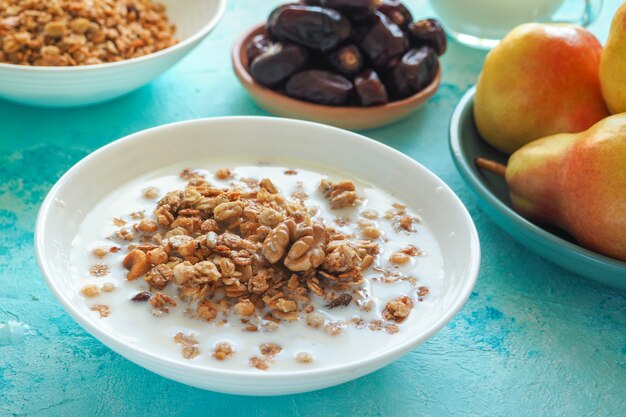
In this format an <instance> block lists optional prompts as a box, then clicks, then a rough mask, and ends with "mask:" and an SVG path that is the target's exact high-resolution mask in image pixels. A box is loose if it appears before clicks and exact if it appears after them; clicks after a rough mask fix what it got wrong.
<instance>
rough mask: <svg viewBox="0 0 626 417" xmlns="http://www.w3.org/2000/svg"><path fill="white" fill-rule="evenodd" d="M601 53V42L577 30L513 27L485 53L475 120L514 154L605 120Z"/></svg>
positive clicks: (553, 26)
mask: <svg viewBox="0 0 626 417" xmlns="http://www.w3.org/2000/svg"><path fill="white" fill-rule="evenodd" d="M601 54H602V45H601V44H600V42H598V40H597V39H596V38H595V37H594V36H593V34H591V33H590V32H588V31H587V30H585V29H583V28H581V27H579V26H575V25H567V24H539V23H528V24H524V25H521V26H518V27H517V28H515V29H513V30H512V31H511V32H510V33H509V34H508V35H507V36H506V37H505V38H504V39H503V40H502V42H500V44H499V45H498V46H496V47H495V48H494V49H493V50H492V51H491V52H490V53H489V54H488V55H487V58H486V59H485V64H484V67H483V70H482V72H481V74H480V77H479V78H478V83H477V86H476V97H475V102H474V117H475V120H476V125H477V127H478V131H479V132H480V134H481V136H482V137H483V138H484V139H485V140H486V141H487V142H489V143H490V144H491V145H493V146H494V147H496V148H498V149H499V150H501V151H502V152H505V153H508V154H510V153H512V152H514V151H515V150H517V149H519V148H520V147H521V146H523V145H525V144H526V143H528V142H531V141H533V140H535V139H539V138H542V137H544V136H548V135H553V134H555V133H574V132H581V131H583V130H586V129H588V128H589V127H591V126H592V125H593V124H594V123H596V122H598V121H599V120H601V119H603V118H605V117H607V116H608V115H609V113H608V110H607V108H606V105H605V103H604V100H603V98H602V92H601V90H600V79H599V69H600V56H601Z"/></svg>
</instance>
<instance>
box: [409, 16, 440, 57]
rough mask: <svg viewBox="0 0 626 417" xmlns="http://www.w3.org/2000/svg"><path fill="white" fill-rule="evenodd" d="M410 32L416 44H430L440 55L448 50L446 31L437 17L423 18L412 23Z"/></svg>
mask: <svg viewBox="0 0 626 417" xmlns="http://www.w3.org/2000/svg"><path fill="white" fill-rule="evenodd" d="M408 32H409V38H410V39H411V43H412V44H413V45H414V46H416V47H419V46H423V45H426V46H430V47H431V48H433V49H434V50H435V52H436V53H437V55H439V56H441V55H443V54H444V53H445V52H446V48H447V39H446V32H445V31H444V30H443V27H441V23H439V21H438V20H437V19H422V20H418V21H417V22H415V23H411V24H410V25H409V28H408Z"/></svg>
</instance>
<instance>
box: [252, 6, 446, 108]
mask: <svg viewBox="0 0 626 417" xmlns="http://www.w3.org/2000/svg"><path fill="white" fill-rule="evenodd" d="M246 47H247V49H246V53H247V57H248V62H249V71H250V75H252V78H254V79H255V80H256V81H257V82H258V83H260V84H262V85H264V86H266V87H269V88H271V89H274V90H277V91H280V92H282V93H283V94H286V95H288V96H290V97H293V98H296V99H299V100H305V101H310V102H313V103H319V104H325V105H333V106H372V105H379V104H385V103H387V102H389V101H393V100H400V99H403V98H406V97H408V96H410V95H413V94H415V93H417V92H418V91H420V90H422V89H424V88H425V87H426V86H428V85H429V84H430V83H431V82H432V81H433V79H434V78H435V76H436V74H437V71H438V69H439V61H438V57H439V56H440V55H442V54H443V53H444V52H445V50H446V34H445V32H444V30H443V29H442V27H441V25H440V24H439V22H438V21H437V20H435V19H423V20H418V21H417V22H414V21H413V16H412V15H411V12H409V10H408V9H407V8H406V7H405V6H404V5H403V4H402V3H401V2H400V0H304V1H302V2H300V3H290V4H285V5H282V6H279V7H277V8H276V9H275V10H274V11H273V12H272V13H271V14H270V17H269V19H268V22H267V26H266V34H263V35H258V36H256V37H254V38H253V39H252V40H251V41H250V43H249V44H248V45H247V46H246Z"/></svg>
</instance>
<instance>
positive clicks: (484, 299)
mask: <svg viewBox="0 0 626 417" xmlns="http://www.w3.org/2000/svg"><path fill="white" fill-rule="evenodd" d="M277 3H278V2H277V1H275V0H272V1H249V0H248V1H244V0H238V1H237V0H231V1H230V4H229V6H228V11H227V14H226V16H225V18H224V20H223V21H222V22H221V23H220V25H219V26H218V28H217V29H216V30H215V32H214V33H213V34H211V36H210V37H209V38H208V39H207V41H206V42H205V43H204V44H203V45H202V46H201V47H200V48H199V49H197V50H196V51H194V52H193V53H192V54H191V55H190V56H189V57H187V58H186V59H185V60H184V61H183V62H181V63H180V64H179V65H178V66H177V67H175V68H174V69H173V70H171V71H170V72H168V73H167V74H165V75H164V76H162V77H161V78H159V79H157V80H156V81H155V82H153V83H152V84H150V85H148V86H146V87H144V88H142V89H140V90H138V91H136V92H134V93H132V94H130V95H128V96H126V97H123V98H121V99H118V100H115V101H112V102H110V103H106V104H103V105H99V106H95V107H90V108H83V109H76V110H44V109H35V108H28V107H22V106H18V105H15V104H11V103H8V102H1V101H0V227H1V232H0V323H2V324H0V416H3V417H4V416H22V415H28V416H135V415H137V416H144V415H145V416H148V415H149V416H172V415H176V416H192V415H242V416H260V417H264V416H268V417H273V416H288V415H295V416H390V417H391V416H413V415H427V416H445V415H463V416H471V415H492V416H504V415H506V416H517V415H519V416H554V415H567V416H620V415H622V416H623V415H625V414H626V293H624V292H619V291H618V290H614V289H611V288H606V287H602V286H600V285H597V284H595V283H593V282H590V281H587V280H585V279H582V278H580V277H577V276H573V275H572V274H570V273H568V272H566V271H564V270H562V269H559V268H558V267H556V266H554V265H552V264H550V263H548V262H546V261H544V260H542V259H541V258H539V257H537V256H535V255H533V254H531V253H530V252H529V251H527V250H526V249H524V248H523V247H522V246H520V245H518V244H516V243H515V242H514V241H513V240H512V239H511V238H510V237H509V236H508V235H507V234H506V233H504V232H503V231H501V230H499V229H498V228H497V227H496V225H495V224H494V223H492V222H491V221H490V220H489V218H487V217H486V216H485V215H484V213H483V212H481V211H480V209H478V207H477V200H476V198H475V196H474V195H473V194H471V192H470V191H469V190H468V189H467V187H465V185H464V184H463V182H462V180H461V178H460V176H459V175H458V173H457V172H456V171H455V169H454V167H453V164H452V160H451V158H450V156H449V153H448V145H447V136H448V134H447V129H448V122H449V119H450V115H451V113H452V109H453V108H454V105H455V104H456V102H457V101H458V99H459V98H460V97H461V95H462V94H463V92H464V91H465V90H467V89H468V88H469V87H470V86H471V85H472V84H473V83H474V82H475V80H476V77H477V75H478V73H479V71H480V67H481V64H482V61H483V59H484V57H485V53H484V52H480V51H474V50H470V49H467V48H465V47H462V46H460V45H458V44H454V43H452V44H451V45H450V47H449V51H448V53H447V54H446V55H445V57H444V58H443V61H442V63H443V74H444V76H443V83H442V85H441V88H440V90H439V91H438V93H437V95H436V96H435V97H434V98H433V99H432V100H431V101H430V102H429V103H428V104H427V105H426V106H424V107H423V108H422V109H420V110H419V111H418V112H416V113H415V114H414V115H413V116H412V117H410V118H409V119H407V120H405V121H403V122H400V123H398V124H396V125H393V126H390V127H387V128H383V129H378V130H372V131H368V132H365V134H366V135H367V136H370V137H372V138H374V139H377V140H379V141H381V142H383V143H386V144H388V145H390V146H392V147H394V148H396V149H399V150H400V151H402V152H404V153H406V154H408V155H410V156H411V157H413V158H415V159H416V160H418V161H420V162H421V163H423V164H424V165H426V166H427V167H428V168H430V169H431V170H433V171H434V172H435V173H436V174H438V175H439V176H441V177H442V178H443V179H444V180H445V181H446V182H447V183H448V184H450V186H451V187H452V188H453V189H454V190H455V191H456V192H457V193H458V195H459V196H460V197H461V199H462V200H463V201H464V203H465V204H466V205H467V207H468V209H469V211H470V213H471V215H472V217H473V218H474V220H475V222H476V225H477V227H478V231H479V233H480V236H481V241H482V247H483V260H482V270H481V273H480V277H479V280H478V283H477V285H476V289H475V291H474V293H473V294H472V296H471V298H470V300H469V301H468V303H467V305H466V306H465V308H463V310H462V311H461V312H460V313H459V315H458V316H457V317H456V318H455V319H454V320H453V321H452V322H451V323H450V324H449V325H448V326H446V327H445V328H444V329H443V330H442V331H441V332H440V333H438V334H437V335H436V336H435V337H433V338H432V339H431V340H429V341H427V342H426V343H424V344H423V345H422V346H420V347H418V348H417V349H415V350H414V351H412V352H411V353H410V354H408V355H407V356H405V357H404V358H402V359H401V360H399V361H397V362H395V363H393V364H392V365H390V366H387V367H385V368H383V369H382V370H380V371H378V372H376V373H374V374H371V375H369V376H366V377H364V378H361V379H359V380H356V381H353V382H350V383H347V384H344V385H341V386H338V387H334V388H329V389H325V390H322V391H318V392H312V393H308V394H301V395H294V396H286V397H273V398H253V397H237V396H230V395H222V394H217V393H212V392H206V391H202V390H199V389H195V388H190V387H187V386H185V385H181V384H178V383H176V382H172V381H169V380H167V379H164V378H162V377H160V376H157V375H155V374H152V373H151V372H148V371H146V370H144V369H142V368H140V367H138V366H136V365H134V364H132V363H131V362H129V361H127V360H126V359H124V358H122V357H120V356H118V355H117V354H115V353H113V352H112V351H110V350H109V349H108V348H106V347H105V346H104V345H102V344H101V343H100V342H98V341H97V340H95V339H94V338H93V337H91V336H90V335H88V334H87V333H86V332H85V331H83V330H82V329H81V328H80V327H79V326H78V325H77V324H76V323H74V321H73V320H72V319H71V318H70V317H69V316H68V315H67V314H66V313H65V312H64V311H63V309H62V308H61V306H60V305H59V303H58V302H57V301H56V300H55V299H54V297H53V296H52V295H51V293H50V292H49V291H48V289H47V287H46V285H45V284H44V282H43V280H42V278H41V275H40V273H39V270H38V269H37V265H36V263H35V260H34V257H33V228H34V226H35V216H36V214H37V210H38V207H39V204H40V203H41V201H42V200H43V198H44V196H45V194H46V192H47V191H48V190H49V189H50V187H52V185H53V184H54V182H55V181H56V180H57V179H58V178H59V177H60V176H61V175H62V174H63V172H65V171H66V170H67V169H68V168H69V167H71V166H72V165H73V164H74V163H75V162H77V161H78V160H79V159H81V158H82V157H84V156H85V155H87V154H88V153H89V152H91V151H93V150H94V149H97V148H99V147H100V146H102V145H104V144H106V143H108V142H110V141H112V140H114V139H117V138H120V137H122V136H125V135H127V134H130V133H133V132H136V131H138V130H142V129H146V128H149V127H153V126H157V125H160V124H164V123H169V122H174V121H179V120H188V119H194V118H200V117H212V116H224V115H239V114H243V115H265V114H266V113H265V112H264V111H262V110H261V109H259V108H258V107H256V106H255V105H254V104H253V103H252V101H251V100H250V99H249V98H248V97H247V96H246V93H245V92H244V90H243V89H242V88H241V87H240V86H239V84H238V83H237V81H236V79H235V76H234V75H233V72H232V70H231V66H230V60H229V53H230V47H231V45H232V43H233V41H234V39H235V37H236V36H237V35H238V34H239V33H240V32H241V31H243V30H244V29H245V28H247V27H249V26H250V25H252V24H254V23H258V22H259V21H260V20H262V19H263V18H264V17H265V16H266V15H267V14H268V13H269V11H270V10H271V8H272V6H273V5H274V4H277ZM408 4H409V5H410V6H411V8H412V10H413V11H414V12H415V15H416V16H426V15H429V14H431V10H430V9H429V8H428V6H427V4H426V3H425V1H423V0H410V1H408ZM618 4H619V2H618V1H616V0H609V1H605V9H604V11H603V13H602V16H601V18H600V20H599V21H598V22H597V23H596V24H595V25H593V26H592V28H591V29H592V31H593V32H594V33H596V35H597V36H598V37H599V38H600V39H601V40H602V41H604V40H605V39H606V35H607V32H608V27H609V22H610V19H611V15H612V13H613V12H614V11H615V9H616V8H617V6H618ZM137 157H138V158H140V157H141V156H140V155H138V156H137ZM416 192H419V190H416ZM7 323H10V324H9V325H7ZM26 326H28V328H27V327H26ZM10 328H11V329H12V330H14V331H16V332H17V333H15V332H14V333H11V332H10V331H9V330H10ZM20 330H22V331H24V334H22V335H20V334H19V331H20Z"/></svg>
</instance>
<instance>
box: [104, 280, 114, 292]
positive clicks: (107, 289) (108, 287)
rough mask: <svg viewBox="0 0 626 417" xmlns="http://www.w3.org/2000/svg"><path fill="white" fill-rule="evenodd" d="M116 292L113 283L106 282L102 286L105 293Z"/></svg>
mask: <svg viewBox="0 0 626 417" xmlns="http://www.w3.org/2000/svg"><path fill="white" fill-rule="evenodd" d="M114 290H115V284H113V283H112V282H105V283H104V284H103V285H102V291H104V292H111V291H114Z"/></svg>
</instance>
